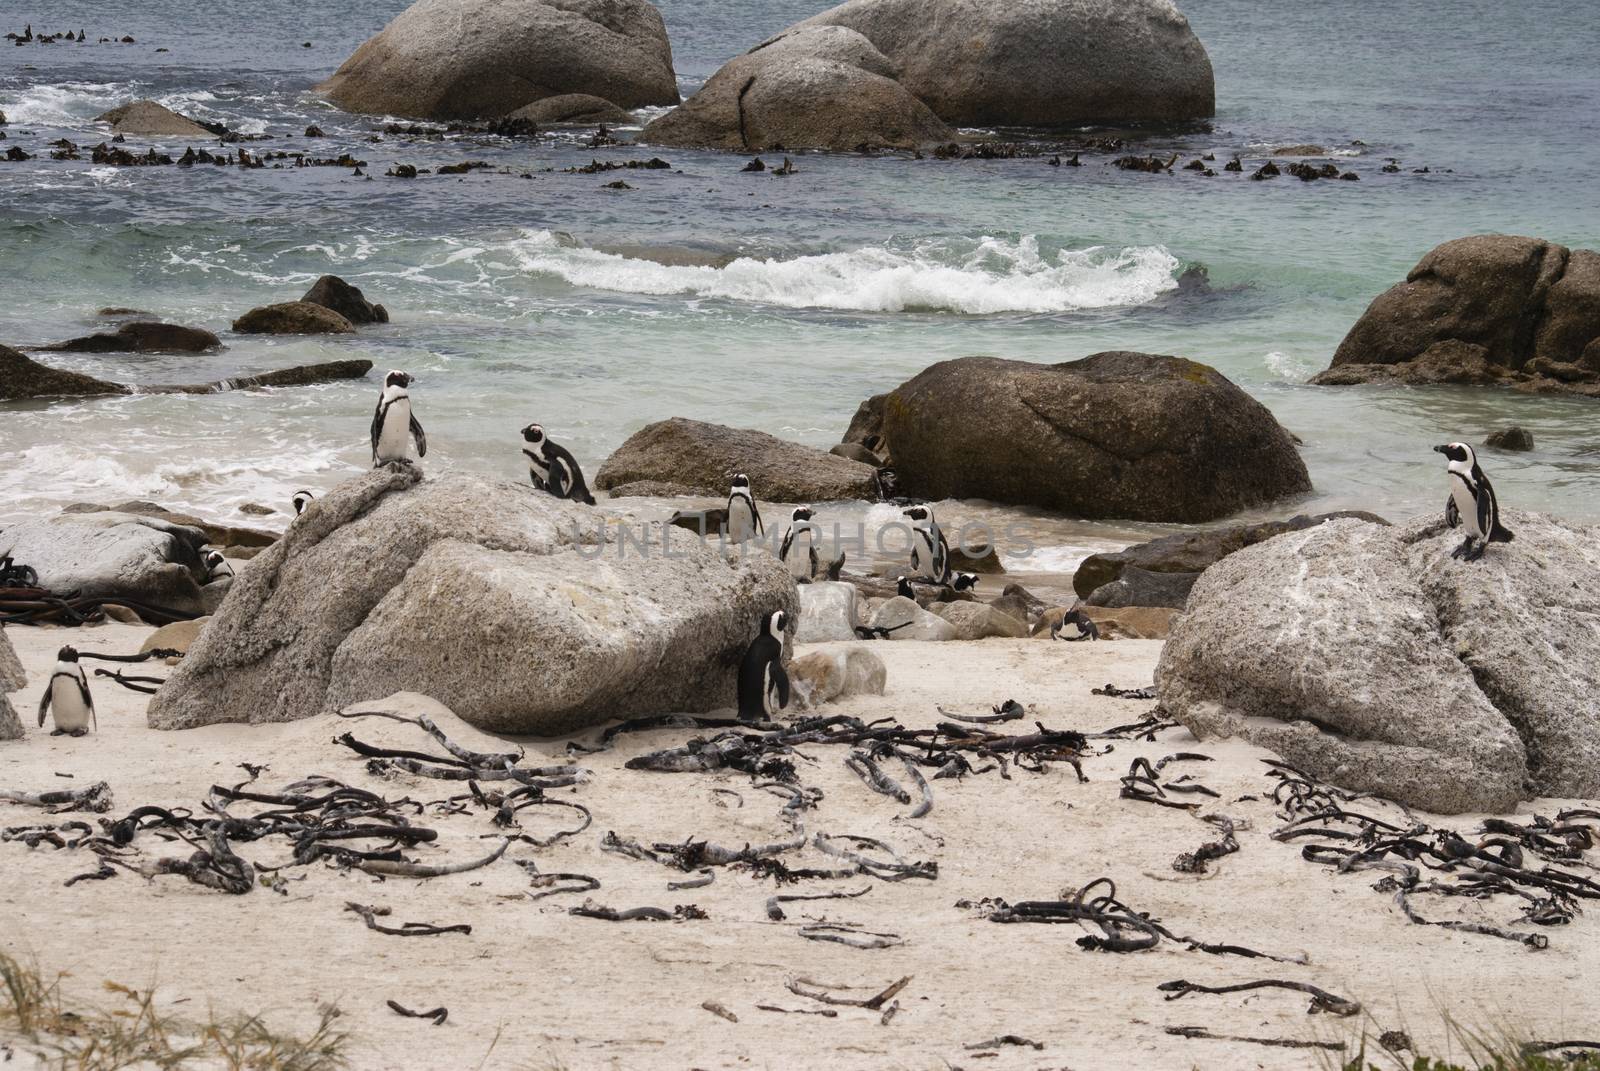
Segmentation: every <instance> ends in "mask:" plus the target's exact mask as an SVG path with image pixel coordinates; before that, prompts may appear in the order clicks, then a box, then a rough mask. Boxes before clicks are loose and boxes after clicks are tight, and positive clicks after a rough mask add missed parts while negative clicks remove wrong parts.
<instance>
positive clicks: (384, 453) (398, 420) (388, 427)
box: [378, 398, 411, 461]
mask: <svg viewBox="0 0 1600 1071" xmlns="http://www.w3.org/2000/svg"><path fill="white" fill-rule="evenodd" d="M410 439H411V399H409V398H396V399H395V400H394V401H392V402H390V403H389V408H387V409H385V410H384V411H383V426H382V427H380V428H379V429H378V460H379V461H394V460H397V459H399V458H403V457H409V456H410V454H411V443H410Z"/></svg>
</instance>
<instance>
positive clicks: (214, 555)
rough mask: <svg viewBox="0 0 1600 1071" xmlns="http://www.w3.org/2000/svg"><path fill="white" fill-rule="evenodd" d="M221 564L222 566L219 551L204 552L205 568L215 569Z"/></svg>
mask: <svg viewBox="0 0 1600 1071" xmlns="http://www.w3.org/2000/svg"><path fill="white" fill-rule="evenodd" d="M221 564H222V551H220V550H208V551H206V566H207V568H210V569H215V568H216V567H217V566H219V565H221Z"/></svg>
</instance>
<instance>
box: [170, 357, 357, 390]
mask: <svg viewBox="0 0 1600 1071" xmlns="http://www.w3.org/2000/svg"><path fill="white" fill-rule="evenodd" d="M370 371H372V362H371V361H364V360H354V361H323V362H322V363H320V364H300V365H295V366H294V367H293V368H282V369H279V370H277V371H275V372H262V373H261V374H259V375H253V376H235V377H233V378H232V379H220V380H217V381H216V382H213V383H190V384H173V385H170V386H154V387H140V388H139V391H140V393H142V394H216V393H218V392H220V391H225V390H249V389H250V388H252V387H308V386H311V385H312V384H315V383H332V382H334V381H335V380H340V379H361V378H363V377H364V376H366V374H367V373H368V372H370Z"/></svg>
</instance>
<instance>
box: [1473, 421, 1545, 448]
mask: <svg viewBox="0 0 1600 1071" xmlns="http://www.w3.org/2000/svg"><path fill="white" fill-rule="evenodd" d="M1483 445H1485V446H1489V447H1493V448H1494V449H1496V450H1532V449H1533V432H1531V431H1529V430H1528V429H1527V428H1521V427H1510V428H1501V429H1500V430H1499V431H1492V432H1490V433H1489V437H1488V438H1487V439H1485V440H1484V442H1483Z"/></svg>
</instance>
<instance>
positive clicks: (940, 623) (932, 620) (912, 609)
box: [871, 595, 961, 640]
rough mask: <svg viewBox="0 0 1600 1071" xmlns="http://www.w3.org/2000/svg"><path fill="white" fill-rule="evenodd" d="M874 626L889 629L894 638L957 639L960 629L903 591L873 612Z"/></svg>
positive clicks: (890, 637)
mask: <svg viewBox="0 0 1600 1071" xmlns="http://www.w3.org/2000/svg"><path fill="white" fill-rule="evenodd" d="M871 626H872V627H873V628H881V629H890V630H892V631H890V633H889V636H888V638H889V639H891V640H956V639H960V638H961V633H960V631H959V630H958V629H957V628H956V627H955V626H954V625H952V624H951V623H950V622H948V621H946V620H945V619H944V618H942V617H939V616H938V615H937V614H934V613H931V612H929V611H928V610H924V609H923V608H922V607H920V606H918V605H917V604H916V602H915V601H914V600H912V599H908V598H906V597H905V596H904V595H896V596H895V597H894V598H892V599H887V600H885V601H884V603H883V605H881V606H879V607H878V608H877V609H876V610H874V611H873V612H872V621H871Z"/></svg>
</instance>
